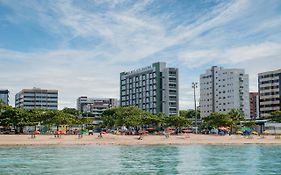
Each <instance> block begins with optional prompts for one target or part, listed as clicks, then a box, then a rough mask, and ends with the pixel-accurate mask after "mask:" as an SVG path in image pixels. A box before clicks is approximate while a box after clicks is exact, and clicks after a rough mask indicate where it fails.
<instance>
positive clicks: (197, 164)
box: [0, 145, 281, 175]
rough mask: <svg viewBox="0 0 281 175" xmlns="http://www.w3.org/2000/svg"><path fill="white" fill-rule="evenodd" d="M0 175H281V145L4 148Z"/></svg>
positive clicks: (2, 148) (1, 151)
mask: <svg viewBox="0 0 281 175" xmlns="http://www.w3.org/2000/svg"><path fill="white" fill-rule="evenodd" d="M0 174H1V175H2V174H3V175H9V174H17V175H25V174H26V175H32V174H36V175H41V174H52V175H60V174H67V175H76V174H77V175H84V174H85V175H86V174H112V175H115V174H122V175H123V174H130V175H131V174H132V175H138V174H169V175H173V174H193V175H196V174H204V175H205V174H206V175H209V174H210V175H215V174H218V175H225V174H227V175H230V174H239V175H240V174H247V175H251V174H262V175H264V174H281V146H279V145H184V146H173V145H171V146H116V145H79V146H78V145H77V146H15V147H0Z"/></svg>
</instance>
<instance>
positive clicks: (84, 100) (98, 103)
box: [77, 96, 118, 118]
mask: <svg viewBox="0 0 281 175" xmlns="http://www.w3.org/2000/svg"><path fill="white" fill-rule="evenodd" d="M117 106H118V101H117V99H116V98H88V97H86V96H81V97H79V98H78V99H77V110H79V111H80V112H82V113H85V114H89V116H90V117H95V118H100V117H101V114H102V113H103V111H105V110H106V109H109V108H112V107H117Z"/></svg>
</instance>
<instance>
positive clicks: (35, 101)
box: [23, 100, 57, 103]
mask: <svg viewBox="0 0 281 175" xmlns="http://www.w3.org/2000/svg"><path fill="white" fill-rule="evenodd" d="M23 102H24V103H57V101H49V100H48V101H46V100H24V101H23Z"/></svg>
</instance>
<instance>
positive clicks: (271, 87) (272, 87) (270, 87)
mask: <svg viewBox="0 0 281 175" xmlns="http://www.w3.org/2000/svg"><path fill="white" fill-rule="evenodd" d="M278 88H279V86H278V85H277V86H266V87H260V88H259V89H260V90H269V89H278Z"/></svg>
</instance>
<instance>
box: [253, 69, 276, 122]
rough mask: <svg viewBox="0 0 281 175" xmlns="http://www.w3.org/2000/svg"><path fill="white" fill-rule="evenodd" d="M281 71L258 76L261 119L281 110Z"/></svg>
mask: <svg viewBox="0 0 281 175" xmlns="http://www.w3.org/2000/svg"><path fill="white" fill-rule="evenodd" d="M280 86H281V69H278V70H274V71H268V72H263V73H259V74H258V87H259V108H260V109H259V110H260V117H261V118H265V117H268V116H269V115H270V113H271V112H273V111H276V110H281V91H280Z"/></svg>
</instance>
